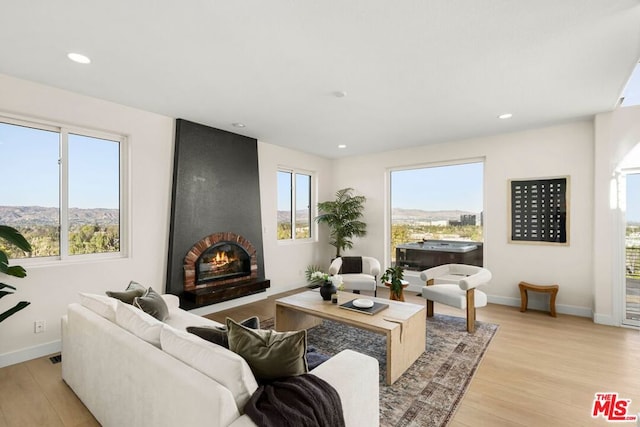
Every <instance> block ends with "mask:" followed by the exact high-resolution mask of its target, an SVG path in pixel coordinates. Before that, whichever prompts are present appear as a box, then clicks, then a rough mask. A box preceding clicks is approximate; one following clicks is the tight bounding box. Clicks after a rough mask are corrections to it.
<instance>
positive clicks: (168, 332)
mask: <svg viewBox="0 0 640 427" xmlns="http://www.w3.org/2000/svg"><path fill="white" fill-rule="evenodd" d="M160 343H161V347H162V350H164V351H165V352H166V353H168V354H170V355H172V356H173V357H175V358H176V359H178V360H181V361H182V362H184V363H186V364H187V365H189V366H191V367H192V368H194V369H196V370H198V371H200V372H202V373H203V374H205V375H206V376H208V377H209V378H211V379H213V380H215V381H217V382H218V383H220V384H222V385H223V386H224V387H226V388H227V389H229V390H230V391H231V394H233V398H234V399H235V401H236V404H237V405H238V408H239V409H240V411H242V408H244V405H245V404H246V403H247V401H248V400H249V398H250V397H251V395H252V394H253V393H254V392H255V391H256V389H257V388H258V383H257V382H256V379H255V378H254V376H253V373H252V372H251V368H249V365H248V364H247V362H246V361H245V360H244V359H243V358H242V357H240V356H239V355H237V354H235V353H234V352H232V351H230V350H227V349H226V348H223V347H221V346H219V345H216V344H213V343H210V342H208V341H205V340H203V339H202V338H200V337H197V336H195V335H193V334H190V333H188V332H185V331H179V330H177V329H174V328H172V327H171V326H168V325H165V327H164V328H162V332H161V334H160Z"/></svg>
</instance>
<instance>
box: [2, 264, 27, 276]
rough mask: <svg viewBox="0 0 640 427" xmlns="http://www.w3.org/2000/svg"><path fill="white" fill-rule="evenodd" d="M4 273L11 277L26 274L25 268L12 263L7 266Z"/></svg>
mask: <svg viewBox="0 0 640 427" xmlns="http://www.w3.org/2000/svg"><path fill="white" fill-rule="evenodd" d="M5 273H6V274H8V275H9V276H13V277H25V276H26V275H27V270H25V269H24V267H21V266H19V265H12V266H11V267H8V268H7V271H6V272H5Z"/></svg>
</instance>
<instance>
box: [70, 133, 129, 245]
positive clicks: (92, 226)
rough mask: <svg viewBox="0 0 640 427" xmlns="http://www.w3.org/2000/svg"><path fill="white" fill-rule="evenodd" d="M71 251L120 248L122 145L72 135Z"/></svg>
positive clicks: (115, 142)
mask: <svg viewBox="0 0 640 427" xmlns="http://www.w3.org/2000/svg"><path fill="white" fill-rule="evenodd" d="M68 165H69V230H68V232H69V254H70V255H77V254H95V253H104V252H118V251H119V250H120V144H119V143H118V142H117V141H110V140H106V139H99V138H93V137H88V136H83V135H73V134H69V162H68Z"/></svg>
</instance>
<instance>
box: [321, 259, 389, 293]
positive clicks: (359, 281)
mask: <svg viewBox="0 0 640 427" xmlns="http://www.w3.org/2000/svg"><path fill="white" fill-rule="evenodd" d="M329 274H331V275H333V274H340V275H341V276H342V282H343V287H344V289H345V290H349V291H353V292H355V293H358V294H359V293H360V291H373V295H374V296H376V295H377V294H378V276H379V275H380V262H379V261H378V260H377V259H375V258H373V257H368V256H363V257H338V258H336V259H334V260H333V262H331V265H330V266H329Z"/></svg>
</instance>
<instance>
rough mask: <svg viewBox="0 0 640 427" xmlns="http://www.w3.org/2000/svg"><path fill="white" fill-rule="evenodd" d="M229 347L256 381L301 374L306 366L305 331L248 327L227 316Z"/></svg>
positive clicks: (306, 368) (305, 371)
mask: <svg viewBox="0 0 640 427" xmlns="http://www.w3.org/2000/svg"><path fill="white" fill-rule="evenodd" d="M227 328H228V330H229V350H231V351H233V352H235V353H237V354H239V355H240V356H242V357H243V358H244V360H246V361H247V363H248V364H249V367H250V368H251V371H252V372H253V375H254V376H255V377H256V380H258V382H263V383H264V382H268V381H272V380H275V379H278V378H286V377H292V376H296V375H302V374H305V373H307V372H308V371H309V368H308V366H307V358H306V354H307V331H306V330H302V331H297V332H276V331H271V330H262V329H249V328H246V327H244V326H242V325H241V324H239V323H237V322H234V321H233V320H232V319H229V318H227Z"/></svg>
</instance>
